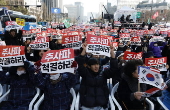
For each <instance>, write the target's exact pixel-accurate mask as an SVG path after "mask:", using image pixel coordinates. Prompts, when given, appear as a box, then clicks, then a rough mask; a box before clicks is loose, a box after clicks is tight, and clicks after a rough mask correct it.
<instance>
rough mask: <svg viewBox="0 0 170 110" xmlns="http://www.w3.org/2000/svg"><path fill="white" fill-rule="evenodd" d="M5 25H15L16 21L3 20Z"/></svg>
mask: <svg viewBox="0 0 170 110" xmlns="http://www.w3.org/2000/svg"><path fill="white" fill-rule="evenodd" d="M5 24H6V26H10V25H17V23H16V22H15V21H7V22H5Z"/></svg>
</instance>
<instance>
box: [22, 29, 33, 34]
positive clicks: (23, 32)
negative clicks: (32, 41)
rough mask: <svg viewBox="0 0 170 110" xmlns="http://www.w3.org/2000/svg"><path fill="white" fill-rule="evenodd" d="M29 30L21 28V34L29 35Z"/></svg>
mask: <svg viewBox="0 0 170 110" xmlns="http://www.w3.org/2000/svg"><path fill="white" fill-rule="evenodd" d="M30 34H31V31H27V30H22V35H30Z"/></svg>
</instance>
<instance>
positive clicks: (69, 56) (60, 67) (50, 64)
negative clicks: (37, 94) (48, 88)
mask: <svg viewBox="0 0 170 110" xmlns="http://www.w3.org/2000/svg"><path fill="white" fill-rule="evenodd" d="M73 61H74V50H73V49H70V48H67V49H61V50H50V51H47V52H45V53H44V55H43V57H42V59H41V62H42V66H41V71H42V73H64V72H70V73H73V72H74V68H71V65H72V62H73Z"/></svg>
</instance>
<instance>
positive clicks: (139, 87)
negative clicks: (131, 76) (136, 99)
mask: <svg viewBox="0 0 170 110" xmlns="http://www.w3.org/2000/svg"><path fill="white" fill-rule="evenodd" d="M138 92H140V83H139V81H138Z"/></svg>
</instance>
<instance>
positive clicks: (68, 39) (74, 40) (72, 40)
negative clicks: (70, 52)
mask: <svg viewBox="0 0 170 110" xmlns="http://www.w3.org/2000/svg"><path fill="white" fill-rule="evenodd" d="M62 45H64V46H65V47H66V48H73V49H80V48H81V45H82V37H81V36H79V35H69V36H63V37H62Z"/></svg>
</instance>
